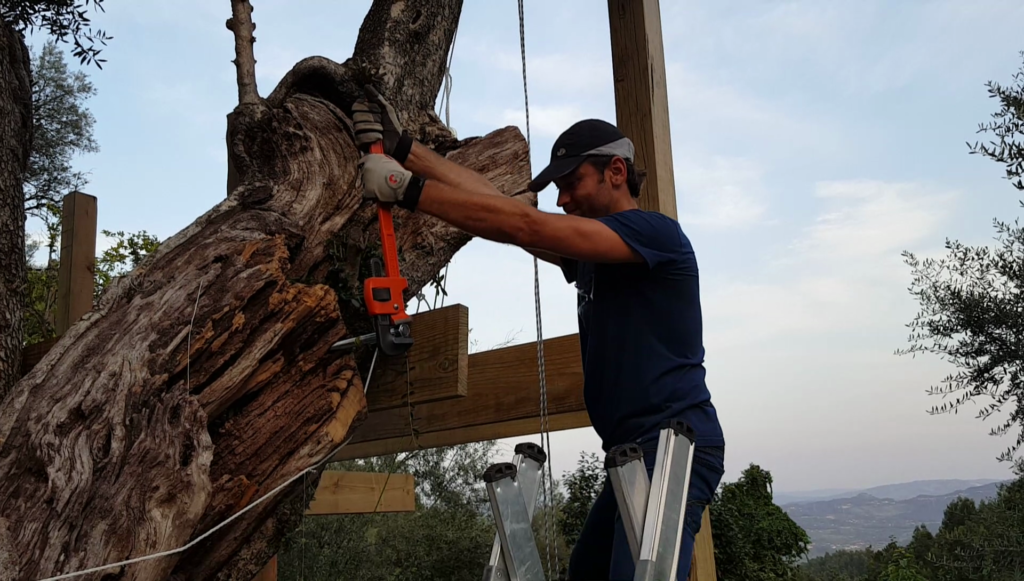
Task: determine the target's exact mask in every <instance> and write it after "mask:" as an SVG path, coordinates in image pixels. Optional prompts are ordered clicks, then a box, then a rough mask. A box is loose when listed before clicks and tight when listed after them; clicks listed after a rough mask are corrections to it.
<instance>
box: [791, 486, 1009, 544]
mask: <svg viewBox="0 0 1024 581" xmlns="http://www.w3.org/2000/svg"><path fill="white" fill-rule="evenodd" d="M940 482H962V483H968V484H969V483H973V482H979V481H974V480H964V481H922V482H919V483H906V484H893V485H888V486H879V487H876V488H873V489H868V490H874V491H876V492H878V493H879V494H888V495H890V497H889V498H885V497H879V496H876V495H874V494H869V493H868V492H866V491H865V492H860V493H858V494H856V495H854V496H851V497H847V498H832V499H825V500H816V501H802V502H790V503H785V504H783V503H778V501H776V502H777V503H778V504H779V505H780V506H781V507H782V509H783V510H785V511H786V513H787V514H789V516H790V518H792V519H793V520H794V521H796V523H797V524H799V525H800V526H801V527H803V529H804V530H805V531H807V534H808V535H809V536H810V537H811V543H812V546H811V551H810V557H812V558H813V557H817V556H820V555H824V554H825V553H826V552H828V551H835V550H837V549H860V548H864V547H867V546H869V545H870V546H872V547H874V548H876V549H877V548H881V547H882V546H884V545H886V544H887V543H888V542H889V538H890V537H895V538H896V540H897V542H900V543H905V542H906V541H908V540H910V535H911V534H912V533H913V532H914V527H915V526H917V525H921V524H923V525H926V526H927V527H928V530H930V531H932V532H935V531H937V530H938V528H939V525H940V524H941V523H942V515H943V512H945V510H946V506H948V505H949V503H950V502H952V501H953V500H954V499H956V498H957V497H958V496H965V497H967V498H970V499H972V500H974V501H975V502H977V501H979V500H983V499H986V498H993V497H995V495H996V491H997V490H998V485H999V483H1000V482H1005V481H993V480H980V482H984V484H982V485H980V486H968V487H966V488H963V489H961V490H953V491H949V492H946V493H943V494H919V495H916V496H913V497H910V498H907V497H906V495H907V494H909V493H910V491H912V490H914V489H915V487H923V488H924V489H932V490H943V489H948V486H945V485H940V484H939V483H940ZM924 483H929V484H924ZM891 496H899V497H901V498H898V499H897V498H891Z"/></svg>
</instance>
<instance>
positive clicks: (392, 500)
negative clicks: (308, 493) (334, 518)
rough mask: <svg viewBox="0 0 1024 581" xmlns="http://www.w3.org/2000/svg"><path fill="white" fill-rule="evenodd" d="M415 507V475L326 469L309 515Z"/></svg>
mask: <svg viewBox="0 0 1024 581" xmlns="http://www.w3.org/2000/svg"><path fill="white" fill-rule="evenodd" d="M414 510H416V488H415V483H414V482H413V477H412V474H380V473H376V472H347V471H342V470H325V471H324V473H323V474H321V475H320V485H319V486H317V489H316V493H315V494H314V496H313V500H312V501H311V502H310V503H309V508H307V509H306V514H307V515H311V516H312V515H318V516H323V515H337V514H369V513H375V512H412V511H414Z"/></svg>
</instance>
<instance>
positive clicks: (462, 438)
mask: <svg viewBox="0 0 1024 581" xmlns="http://www.w3.org/2000/svg"><path fill="white" fill-rule="evenodd" d="M587 427H590V416H588V415H587V412H586V411H578V412H567V413H562V414H555V415H552V416H548V429H549V430H550V431H552V432H560V431H562V430H572V429H575V428H587ZM531 434H540V418H524V419H519V420H509V421H506V422H498V423H493V424H484V425H480V426H471V427H468V428H456V429H452V430H442V431H440V432H429V433H426V434H421V435H419V436H418V437H416V438H413V437H412V436H404V437H398V438H386V439H382V440H371V441H368V442H362V443H359V444H349V445H348V446H345V447H344V448H342V449H341V451H339V452H338V454H337V455H335V456H334V461H341V460H351V459H355V458H373V457H375V456H383V455H385V454H397V453H400V452H411V451H413V450H425V449H428V448H439V447H443V446H458V445H460V444H469V443H471V442H481V441H484V440H498V439H501V438H518V437H521V436H529V435H531ZM537 443H538V444H539V443H540V442H539V441H538V442H537Z"/></svg>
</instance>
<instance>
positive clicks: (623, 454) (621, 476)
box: [483, 420, 694, 581]
mask: <svg viewBox="0 0 1024 581" xmlns="http://www.w3.org/2000/svg"><path fill="white" fill-rule="evenodd" d="M693 449H694V433H693V430H692V429H691V428H690V427H689V426H688V425H686V424H685V423H683V422H680V421H678V420H670V421H668V422H666V423H665V424H664V425H663V426H662V427H661V429H660V431H659V433H658V452H657V457H656V459H655V464H654V472H653V476H652V477H648V475H647V468H646V466H645V464H644V459H643V451H642V450H641V448H640V446H638V445H637V444H623V445H620V446H615V447H614V448H612V449H610V450H609V451H608V453H607V455H606V456H605V470H606V472H607V473H608V477H609V480H610V482H611V485H612V490H613V492H614V494H615V501H616V503H617V504H618V508H619V513H620V514H621V515H622V521H623V525H624V527H625V530H626V538H627V540H628V542H629V549H630V553H631V554H632V557H633V563H634V565H635V566H636V569H635V574H634V577H633V579H634V581H675V579H676V575H677V573H678V568H679V548H680V547H681V546H682V540H683V519H684V515H685V513H686V499H687V494H688V492H689V488H690V472H691V470H690V467H691V464H692V462H693ZM546 460H547V456H546V454H545V453H544V450H543V449H542V448H541V447H540V446H537V445H536V444H531V443H527V444H520V445H518V446H516V449H515V457H514V458H513V459H512V462H500V463H497V464H493V465H491V466H490V467H489V468H488V469H487V470H486V471H485V472H484V474H483V480H484V483H485V485H486V488H487V496H488V498H489V500H490V504H491V512H492V513H493V515H494V521H495V525H496V528H497V529H498V530H497V534H496V535H495V539H494V544H493V546H492V549H491V556H490V561H489V562H488V564H487V566H486V567H485V569H484V577H483V579H484V581H545V577H544V569H543V566H542V564H541V558H540V552H539V551H538V550H537V544H536V541H535V540H534V537H533V528H532V526H531V523H532V520H533V513H534V508H535V506H536V501H537V492H538V490H539V488H540V481H541V473H542V472H543V466H544V463H545V462H546Z"/></svg>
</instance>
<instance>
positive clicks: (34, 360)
mask: <svg viewBox="0 0 1024 581" xmlns="http://www.w3.org/2000/svg"><path fill="white" fill-rule="evenodd" d="M59 339H60V337H51V338H49V339H47V340H45V341H40V342H39V343H33V344H31V345H29V346H27V347H25V348H24V349H22V350H21V374H22V375H26V374H28V372H29V371H32V368H33V367H35V366H36V365H37V364H38V363H39V362H40V361H42V359H43V357H44V356H45V355H46V354H47V353H48V352H49V351H50V349H52V348H53V346H54V345H56V344H57V341H58V340H59Z"/></svg>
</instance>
